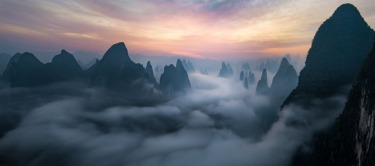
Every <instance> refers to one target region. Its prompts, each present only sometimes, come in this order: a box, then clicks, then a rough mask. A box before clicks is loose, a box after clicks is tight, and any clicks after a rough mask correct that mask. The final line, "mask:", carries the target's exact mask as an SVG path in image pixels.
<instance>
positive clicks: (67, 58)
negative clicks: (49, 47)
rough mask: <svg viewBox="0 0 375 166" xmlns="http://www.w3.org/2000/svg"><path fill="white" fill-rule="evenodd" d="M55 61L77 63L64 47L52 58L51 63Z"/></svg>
mask: <svg viewBox="0 0 375 166" xmlns="http://www.w3.org/2000/svg"><path fill="white" fill-rule="evenodd" d="M57 61H60V62H62V63H65V62H73V63H77V60H76V59H75V58H74V56H73V55H72V54H71V53H69V52H68V51H66V50H64V49H63V50H61V53H60V54H58V55H56V56H54V57H53V58H52V63H55V62H57ZM77 64H78V63H77Z"/></svg>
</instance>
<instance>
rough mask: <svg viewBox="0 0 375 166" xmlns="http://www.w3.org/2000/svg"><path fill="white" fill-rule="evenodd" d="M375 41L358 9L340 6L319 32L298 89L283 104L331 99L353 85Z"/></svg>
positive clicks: (346, 5) (301, 75)
mask: <svg viewBox="0 0 375 166" xmlns="http://www.w3.org/2000/svg"><path fill="white" fill-rule="evenodd" d="M373 37H374V31H373V30H372V29H371V28H370V27H369V26H368V24H367V23H366V22H365V20H364V19H363V18H362V16H361V14H360V13H359V11H358V10H357V8H356V7H355V6H353V5H352V4H344V5H341V6H340V7H339V8H338V9H337V10H336V11H335V12H334V13H333V15H332V16H331V17H330V18H329V19H328V20H326V21H325V22H324V23H323V24H322V25H321V26H320V28H319V30H318V31H317V33H316V35H315V37H314V39H313V42H312V46H311V48H310V50H309V52H308V55H307V59H306V65H305V67H304V68H303V70H302V71H301V73H300V76H299V82H298V86H297V88H296V89H295V90H293V92H292V93H291V94H290V95H289V96H288V98H287V99H286V101H285V103H284V104H288V103H291V102H299V101H303V100H309V99H310V98H311V97H328V96H332V95H335V93H337V92H338V91H340V90H341V89H342V88H343V87H344V86H347V85H351V84H352V83H353V82H354V81H355V79H356V77H357V75H358V72H359V70H360V67H361V65H362V63H363V61H364V59H365V57H366V56H367V55H368V53H369V52H370V50H371V47H372V41H373ZM308 96H309V97H308Z"/></svg>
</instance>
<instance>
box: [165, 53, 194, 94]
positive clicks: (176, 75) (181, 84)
mask: <svg viewBox="0 0 375 166" xmlns="http://www.w3.org/2000/svg"><path fill="white" fill-rule="evenodd" d="M189 89H191V85H190V80H189V76H188V74H187V72H186V70H185V68H184V67H183V65H182V62H181V60H180V59H178V60H177V63H176V67H175V66H174V65H169V66H165V67H164V73H163V74H161V76H160V90H161V91H163V92H164V94H166V95H168V96H174V95H178V94H181V93H185V92H186V91H187V90H189Z"/></svg>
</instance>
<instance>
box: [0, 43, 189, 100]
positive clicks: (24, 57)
mask: <svg viewBox="0 0 375 166" xmlns="http://www.w3.org/2000/svg"><path fill="white" fill-rule="evenodd" d="M162 75H163V77H162V79H161V82H160V85H158V83H157V82H156V79H155V77H154V75H153V69H152V65H151V63H150V62H148V63H147V66H146V68H144V67H143V66H142V65H141V64H136V63H134V62H133V61H132V60H131V59H130V57H129V55H128V50H127V48H126V46H125V44H124V43H122V42H121V43H117V44H114V45H112V46H111V47H110V48H109V49H108V50H107V52H106V53H105V54H104V56H103V58H102V59H100V60H97V61H96V62H95V63H94V64H93V65H92V66H91V67H90V68H89V69H87V70H83V69H82V68H81V66H80V65H79V64H78V62H77V60H76V59H75V58H74V56H73V55H72V54H71V53H69V52H67V51H66V50H62V51H61V53H60V54H58V55H56V56H54V57H53V59H52V62H50V63H46V64H43V63H42V62H40V61H39V60H38V59H37V58H36V57H35V56H34V55H33V54H31V53H28V52H26V53H23V54H20V53H17V54H16V55H14V56H13V57H11V59H10V60H9V62H8V64H7V67H6V68H5V70H4V73H3V75H2V80H3V81H4V82H6V83H8V84H9V86H10V87H35V86H43V85H48V84H52V83H57V82H64V81H81V82H86V83H88V84H90V85H94V86H104V87H107V88H112V89H117V90H119V89H120V90H126V91H129V90H135V89H142V87H143V86H145V85H147V84H149V85H153V86H154V88H156V89H158V88H159V87H160V88H161V90H163V91H164V92H165V93H167V92H166V89H168V95H170V94H174V93H180V92H181V91H186V89H189V88H190V81H189V78H188V75H187V72H186V70H185V68H184V67H183V65H182V62H181V60H178V61H177V65H176V67H174V66H173V65H170V66H166V68H165V73H163V74H162ZM169 86H171V87H173V88H169Z"/></svg>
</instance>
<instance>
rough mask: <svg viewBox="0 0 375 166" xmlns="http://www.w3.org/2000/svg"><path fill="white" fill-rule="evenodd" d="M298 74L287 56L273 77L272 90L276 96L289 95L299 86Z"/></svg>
mask: <svg viewBox="0 0 375 166" xmlns="http://www.w3.org/2000/svg"><path fill="white" fill-rule="evenodd" d="M297 83H298V76H297V72H296V70H295V69H294V67H293V66H292V65H291V64H289V62H288V60H287V59H286V58H283V59H282V60H281V63H280V67H279V70H278V71H277V73H276V75H275V76H274V77H273V80H272V84H271V87H270V91H271V93H272V95H274V96H287V95H289V93H290V92H291V91H292V90H293V89H294V88H296V87H297Z"/></svg>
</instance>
